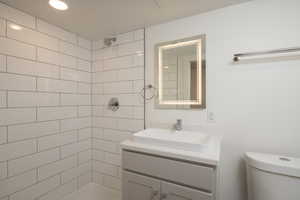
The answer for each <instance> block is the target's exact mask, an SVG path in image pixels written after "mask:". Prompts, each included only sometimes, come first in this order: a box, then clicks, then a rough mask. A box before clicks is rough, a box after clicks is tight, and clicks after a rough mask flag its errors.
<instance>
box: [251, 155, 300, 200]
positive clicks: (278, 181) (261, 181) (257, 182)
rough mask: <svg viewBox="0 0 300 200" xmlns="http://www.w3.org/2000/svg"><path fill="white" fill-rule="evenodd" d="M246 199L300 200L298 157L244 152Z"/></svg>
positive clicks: (299, 161)
mask: <svg viewBox="0 0 300 200" xmlns="http://www.w3.org/2000/svg"><path fill="white" fill-rule="evenodd" d="M245 157H246V163H247V184H248V200H300V159H299V158H291V157H285V156H278V155H271V154H262V153H246V156H245Z"/></svg>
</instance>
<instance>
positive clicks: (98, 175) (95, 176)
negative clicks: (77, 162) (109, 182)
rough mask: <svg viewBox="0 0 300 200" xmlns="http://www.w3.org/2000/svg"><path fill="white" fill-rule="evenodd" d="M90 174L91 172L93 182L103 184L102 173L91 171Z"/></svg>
mask: <svg viewBox="0 0 300 200" xmlns="http://www.w3.org/2000/svg"><path fill="white" fill-rule="evenodd" d="M92 174H93V182H94V183H96V184H99V185H103V176H104V175H103V174H102V173H99V172H96V171H93V172H92Z"/></svg>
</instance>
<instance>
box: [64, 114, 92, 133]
mask: <svg viewBox="0 0 300 200" xmlns="http://www.w3.org/2000/svg"><path fill="white" fill-rule="evenodd" d="M91 125H92V122H91V117H84V118H74V119H65V120H62V121H61V131H67V130H74V129H81V128H88V127H91Z"/></svg>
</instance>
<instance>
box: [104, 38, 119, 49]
mask: <svg viewBox="0 0 300 200" xmlns="http://www.w3.org/2000/svg"><path fill="white" fill-rule="evenodd" d="M116 41H117V38H115V37H112V38H104V45H105V46H106V47H110V46H111V45H112V44H113V42H116Z"/></svg>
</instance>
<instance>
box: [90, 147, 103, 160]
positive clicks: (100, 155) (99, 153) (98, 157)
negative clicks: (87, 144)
mask: <svg viewBox="0 0 300 200" xmlns="http://www.w3.org/2000/svg"><path fill="white" fill-rule="evenodd" d="M92 153H93V155H92V157H93V160H97V161H104V160H105V155H104V154H105V153H104V151H99V150H96V149H93V152H92Z"/></svg>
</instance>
